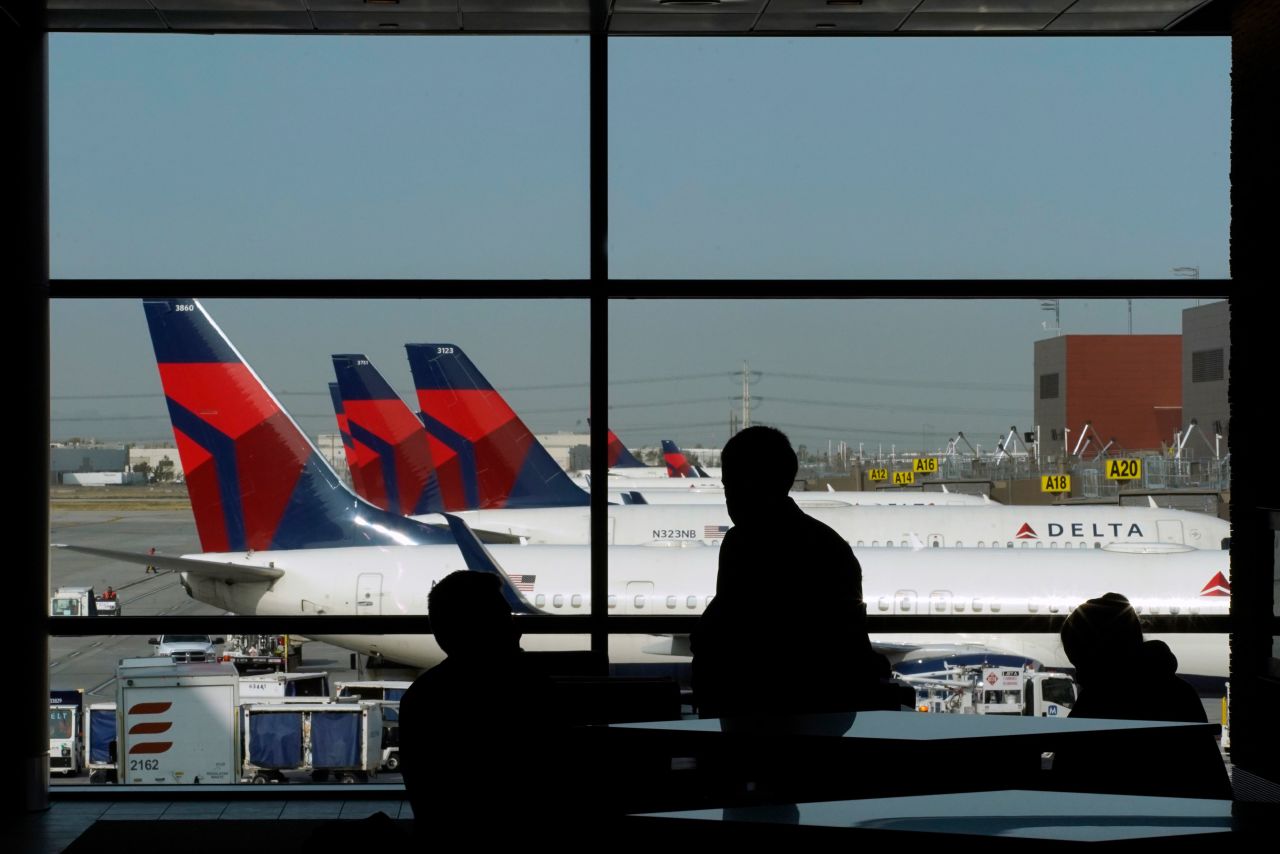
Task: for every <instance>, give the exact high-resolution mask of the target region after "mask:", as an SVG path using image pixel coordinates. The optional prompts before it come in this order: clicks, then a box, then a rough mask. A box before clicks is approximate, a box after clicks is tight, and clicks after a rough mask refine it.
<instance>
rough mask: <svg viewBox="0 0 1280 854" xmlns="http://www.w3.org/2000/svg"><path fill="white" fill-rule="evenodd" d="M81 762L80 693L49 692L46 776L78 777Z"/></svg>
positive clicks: (82, 699)
mask: <svg viewBox="0 0 1280 854" xmlns="http://www.w3.org/2000/svg"><path fill="white" fill-rule="evenodd" d="M83 759H84V691H82V690H80V689H78V688H77V689H76V690H74V691H50V692H49V773H51V774H66V775H67V776H70V777H75V776H79V774H80V769H81V768H82V767H83V764H82V763H83Z"/></svg>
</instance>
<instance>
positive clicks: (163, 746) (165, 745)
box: [129, 741, 173, 756]
mask: <svg viewBox="0 0 1280 854" xmlns="http://www.w3.org/2000/svg"><path fill="white" fill-rule="evenodd" d="M170 747H173V742H172V741H144V742H142V743H141V744H135V745H134V746H133V747H130V748H129V755H130V756H133V755H134V754H135V753H164V752H165V751H166V750H168V749H169V748H170Z"/></svg>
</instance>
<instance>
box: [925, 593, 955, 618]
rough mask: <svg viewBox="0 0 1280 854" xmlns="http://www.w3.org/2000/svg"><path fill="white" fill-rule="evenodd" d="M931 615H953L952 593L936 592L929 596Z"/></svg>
mask: <svg viewBox="0 0 1280 854" xmlns="http://www.w3.org/2000/svg"><path fill="white" fill-rule="evenodd" d="M929 613H930V614H950V613H951V591H950V590H935V591H933V592H932V593H930V594H929Z"/></svg>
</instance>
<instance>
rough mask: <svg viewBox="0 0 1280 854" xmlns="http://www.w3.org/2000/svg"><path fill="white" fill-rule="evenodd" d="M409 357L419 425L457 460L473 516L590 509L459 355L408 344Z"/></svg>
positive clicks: (446, 348)
mask: <svg viewBox="0 0 1280 854" xmlns="http://www.w3.org/2000/svg"><path fill="white" fill-rule="evenodd" d="M405 350H406V351H407V352H408V354H409V369H410V370H411V371H412V372H413V384H414V386H415V388H416V389H417V391H418V407H419V408H420V409H421V416H422V423H423V425H424V426H425V427H426V428H427V433H428V434H429V435H430V436H431V438H432V439H434V440H436V441H438V442H440V443H441V444H443V445H444V446H445V447H446V448H448V449H449V450H450V451H451V452H453V453H454V454H456V455H457V458H458V463H459V466H460V471H461V476H462V490H463V494H464V496H465V498H466V502H467V507H468V509H476V510H480V509H485V508H490V507H585V506H587V504H588V503H589V499H588V496H587V494H586V493H585V492H583V491H582V490H581V489H580V488H579V487H578V486H576V485H575V484H574V483H573V481H571V480H569V476H568V475H566V474H565V473H564V470H563V469H561V468H560V466H558V465H557V464H556V462H555V460H553V459H551V455H550V454H548V453H547V451H546V449H545V448H543V447H542V445H541V444H540V443H539V442H538V440H537V439H535V438H534V436H533V434H532V433H530V432H529V428H528V427H526V426H525V425H524V422H523V421H521V420H520V418H519V417H518V416H517V415H516V414H515V412H513V411H512V409H511V407H510V406H508V405H507V402H506V401H505V400H503V399H502V395H501V394H499V393H498V392H497V391H495V390H494V388H493V386H491V385H490V384H489V381H488V380H486V379H485V378H484V376H483V375H482V374H481V373H480V372H479V371H478V370H476V366H475V365H473V364H472V363H471V360H470V359H468V358H467V356H466V354H465V353H463V352H462V348H461V347H458V346H456V345H454V344H406V345H405ZM432 448H433V450H434V448H435V446H434V445H433V446H432ZM438 464H439V463H438Z"/></svg>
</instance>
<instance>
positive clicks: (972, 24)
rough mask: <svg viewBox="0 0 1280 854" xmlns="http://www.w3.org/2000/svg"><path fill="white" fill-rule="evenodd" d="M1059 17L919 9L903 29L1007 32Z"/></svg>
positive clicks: (1039, 26)
mask: <svg viewBox="0 0 1280 854" xmlns="http://www.w3.org/2000/svg"><path fill="white" fill-rule="evenodd" d="M1055 17H1056V16H1055V15H1054V14H1052V13H1045V14H1006V13H1003V12H972V13H968V14H965V13H962V12H928V13H926V12H917V13H916V14H914V15H912V16H911V17H910V18H908V19H907V20H906V22H905V23H904V24H903V25H902V30H903V32H907V31H910V32H932V33H954V32H962V33H963V32H973V33H980V32H986V33H991V32H1008V31H1016V30H1026V31H1037V30H1042V29H1044V27H1045V25H1047V24H1048V23H1049V22H1050V21H1052V20H1053V19H1054V18H1055Z"/></svg>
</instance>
